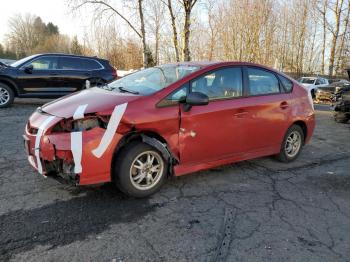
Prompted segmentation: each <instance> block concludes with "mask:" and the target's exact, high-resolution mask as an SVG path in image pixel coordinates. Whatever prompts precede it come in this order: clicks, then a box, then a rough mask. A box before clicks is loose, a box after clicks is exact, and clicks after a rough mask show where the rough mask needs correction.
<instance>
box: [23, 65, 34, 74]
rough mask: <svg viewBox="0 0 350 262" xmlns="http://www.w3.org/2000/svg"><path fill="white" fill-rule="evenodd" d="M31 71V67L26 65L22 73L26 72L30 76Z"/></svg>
mask: <svg viewBox="0 0 350 262" xmlns="http://www.w3.org/2000/svg"><path fill="white" fill-rule="evenodd" d="M33 69H34V67H33V65H28V66H26V67H24V72H26V73H27V74H31V73H33Z"/></svg>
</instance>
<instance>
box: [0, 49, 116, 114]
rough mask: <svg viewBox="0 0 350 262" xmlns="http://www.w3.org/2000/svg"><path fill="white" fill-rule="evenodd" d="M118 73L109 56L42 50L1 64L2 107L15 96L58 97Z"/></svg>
mask: <svg viewBox="0 0 350 262" xmlns="http://www.w3.org/2000/svg"><path fill="white" fill-rule="evenodd" d="M116 77H117V74H116V70H115V69H114V68H113V67H112V66H111V65H110V64H109V62H108V60H105V59H101V58H97V57H86V56H76V55H67V54H39V55H32V56H29V57H26V58H23V59H21V60H18V61H16V62H14V63H12V64H11V65H5V64H2V65H0V108H2V107H7V106H9V105H11V103H12V102H13V100H14V98H15V97H31V98H56V97H60V96H64V95H67V94H69V93H72V92H76V91H79V90H82V89H84V88H85V83H86V80H89V81H90V83H91V85H98V84H105V83H108V82H111V81H112V80H114V79H115V78H116Z"/></svg>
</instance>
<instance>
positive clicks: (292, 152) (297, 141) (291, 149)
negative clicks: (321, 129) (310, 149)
mask: <svg viewBox="0 0 350 262" xmlns="http://www.w3.org/2000/svg"><path fill="white" fill-rule="evenodd" d="M300 147H301V135H300V134H299V132H297V131H293V132H292V133H290V134H289V136H288V138H287V141H286V144H285V147H284V150H285V152H286V154H287V156H288V157H294V156H296V155H297V154H298V152H299V150H300Z"/></svg>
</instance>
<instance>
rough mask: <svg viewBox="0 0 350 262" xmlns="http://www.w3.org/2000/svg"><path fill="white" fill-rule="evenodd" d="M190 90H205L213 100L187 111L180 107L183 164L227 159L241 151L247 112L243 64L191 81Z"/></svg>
mask: <svg viewBox="0 0 350 262" xmlns="http://www.w3.org/2000/svg"><path fill="white" fill-rule="evenodd" d="M189 87H190V92H202V93H205V94H206V95H208V97H209V99H210V101H209V104H208V105H205V106H193V107H192V108H191V109H190V110H189V111H188V112H186V111H185V110H184V107H183V106H180V110H181V112H180V113H181V121H180V131H179V146H180V159H181V164H196V163H200V162H206V161H212V160H218V159H224V158H226V157H228V156H232V155H235V154H239V153H240V152H242V150H243V148H244V143H245V134H244V132H243V128H242V126H244V125H245V112H244V111H243V110H242V108H243V104H244V99H242V95H243V80H242V69H241V67H228V68H221V69H218V70H215V71H212V72H209V73H206V74H204V75H202V76H201V77H199V78H197V79H195V80H193V81H191V82H190V83H189Z"/></svg>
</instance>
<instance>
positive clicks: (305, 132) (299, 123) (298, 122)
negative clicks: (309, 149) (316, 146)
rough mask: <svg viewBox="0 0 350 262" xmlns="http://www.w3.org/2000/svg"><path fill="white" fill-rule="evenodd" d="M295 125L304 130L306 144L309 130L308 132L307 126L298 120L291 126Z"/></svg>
mask: <svg viewBox="0 0 350 262" xmlns="http://www.w3.org/2000/svg"><path fill="white" fill-rule="evenodd" d="M293 125H297V126H300V128H301V129H302V130H303V134H304V143H305V140H306V138H307V135H308V130H307V125H306V123H305V122H304V121H302V120H297V121H295V122H294V123H293V124H292V125H291V126H293Z"/></svg>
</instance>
